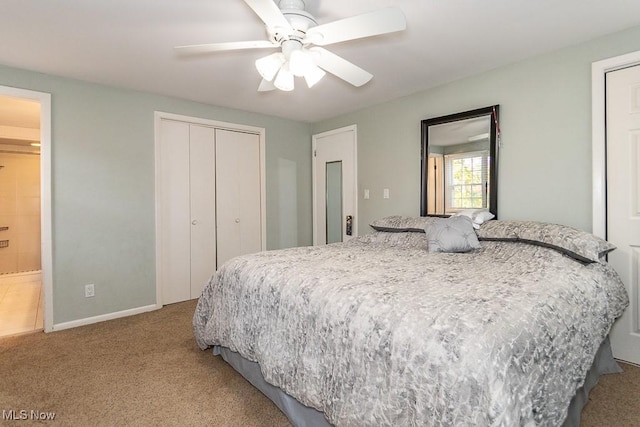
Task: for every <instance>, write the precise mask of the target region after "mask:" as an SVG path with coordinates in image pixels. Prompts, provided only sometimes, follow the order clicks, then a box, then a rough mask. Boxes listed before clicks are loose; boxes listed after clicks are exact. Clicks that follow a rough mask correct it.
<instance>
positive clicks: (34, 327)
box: [0, 274, 43, 337]
mask: <svg viewBox="0 0 640 427" xmlns="http://www.w3.org/2000/svg"><path fill="white" fill-rule="evenodd" d="M42 301H43V297H42V282H41V280H40V274H25V275H7V276H4V277H3V276H1V275H0V337H3V336H11V335H19V334H24V333H29V332H34V331H39V330H42V328H43V315H42Z"/></svg>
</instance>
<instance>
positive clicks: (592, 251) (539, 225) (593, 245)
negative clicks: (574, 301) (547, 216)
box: [477, 221, 616, 263]
mask: <svg viewBox="0 0 640 427" xmlns="http://www.w3.org/2000/svg"><path fill="white" fill-rule="evenodd" d="M477 234H478V239H479V240H503V241H504V240H506V241H517V242H524V243H531V244H534V245H539V246H545V247H548V248H552V249H555V250H557V251H560V252H562V253H564V254H566V255H568V256H570V257H572V258H574V259H576V260H578V261H581V262H585V263H591V262H599V261H601V259H602V258H603V257H604V256H605V255H606V254H608V253H609V252H611V251H612V250H614V249H615V248H616V247H615V246H614V245H612V244H611V243H609V242H607V241H606V240H603V239H601V238H599V237H597V236H594V235H593V234H591V233H587V232H586V231H582V230H578V229H577V228H572V227H567V226H566V225H560V224H550V223H545V222H536V221H489V222H487V223H485V224H483V225H482V226H481V227H480V229H479V230H477Z"/></svg>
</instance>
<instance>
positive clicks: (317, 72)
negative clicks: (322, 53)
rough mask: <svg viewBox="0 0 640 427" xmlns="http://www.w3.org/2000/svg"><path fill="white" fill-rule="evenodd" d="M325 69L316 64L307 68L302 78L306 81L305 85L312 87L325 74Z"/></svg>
mask: <svg viewBox="0 0 640 427" xmlns="http://www.w3.org/2000/svg"><path fill="white" fill-rule="evenodd" d="M325 74H327V73H325V71H324V70H323V69H321V68H320V67H318V66H317V65H315V64H314V65H313V67H311V68H309V69H308V70H307V72H306V73H305V74H304V80H305V81H306V82H307V86H308V87H309V88H312V87H313V86H315V84H316V83H318V82H319V81H320V80H322V78H323V77H324V76H325Z"/></svg>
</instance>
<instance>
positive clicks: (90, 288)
mask: <svg viewBox="0 0 640 427" xmlns="http://www.w3.org/2000/svg"><path fill="white" fill-rule="evenodd" d="M95 295H96V289H95V285H94V284H93V283H90V284H88V285H84V297H85V298H91V297H94V296H95Z"/></svg>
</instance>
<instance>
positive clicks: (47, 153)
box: [0, 86, 53, 332]
mask: <svg viewBox="0 0 640 427" xmlns="http://www.w3.org/2000/svg"><path fill="white" fill-rule="evenodd" d="M0 95H2V96H11V97H14V98H22V99H29V100H32V101H36V102H38V103H40V269H41V271H42V292H43V294H44V304H43V307H42V310H43V314H44V316H43V321H44V322H43V323H44V325H43V326H44V331H45V332H51V331H53V239H52V234H53V233H52V225H51V94H50V93H46V92H37V91H33V90H28V89H20V88H15V87H10V86H0Z"/></svg>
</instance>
